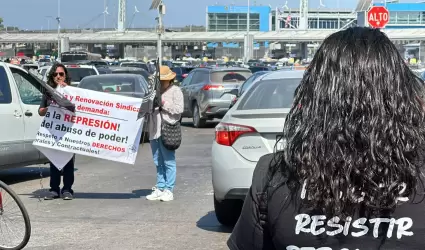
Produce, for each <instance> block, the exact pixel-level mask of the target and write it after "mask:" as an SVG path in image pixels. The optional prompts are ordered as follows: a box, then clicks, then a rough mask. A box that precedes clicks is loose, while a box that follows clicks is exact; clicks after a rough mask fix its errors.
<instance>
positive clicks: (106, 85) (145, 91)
mask: <svg viewBox="0 0 425 250" xmlns="http://www.w3.org/2000/svg"><path fill="white" fill-rule="evenodd" d="M78 87H79V88H83V89H90V90H94V91H100V92H108V93H110V94H116V95H123V96H128V97H135V98H144V97H146V96H148V95H150V94H151V92H152V89H151V88H150V87H149V83H148V82H147V81H146V80H145V78H144V77H143V76H142V75H140V74H104V75H95V76H88V77H85V78H84V79H83V80H81V82H80V84H79V85H78ZM147 131H148V126H147V121H146V120H145V124H144V125H143V132H144V135H143V136H142V137H141V140H144V141H146V140H147V139H149V134H148V132H147Z"/></svg>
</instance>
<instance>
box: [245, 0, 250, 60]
mask: <svg viewBox="0 0 425 250" xmlns="http://www.w3.org/2000/svg"><path fill="white" fill-rule="evenodd" d="M250 6H251V4H250V0H248V11H247V12H246V39H245V63H247V62H248V60H249V45H250V44H249V41H250V39H249V26H250V16H251V15H250V12H251V11H250Z"/></svg>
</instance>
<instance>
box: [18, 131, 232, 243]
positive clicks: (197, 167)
mask: <svg viewBox="0 0 425 250" xmlns="http://www.w3.org/2000/svg"><path fill="white" fill-rule="evenodd" d="M183 125H184V126H183V127H182V132H183V144H182V146H181V148H180V149H179V150H178V151H177V168H178V169H177V184H176V188H175V199H176V200H174V201H172V202H167V203H163V202H152V201H147V200H146V199H145V196H146V195H147V194H148V193H150V191H151V187H152V186H154V185H155V180H156V169H155V167H154V165H153V162H152V159H151V158H152V157H151V150H150V147H149V144H144V145H143V146H142V147H141V148H139V153H138V157H137V163H136V164H135V166H131V165H124V164H119V163H116V162H111V161H103V160H98V159H95V158H89V157H81V156H79V157H77V164H76V167H77V168H78V170H76V172H75V176H76V182H75V186H74V189H75V192H76V194H75V196H76V199H75V200H73V201H63V200H54V201H39V199H38V198H39V197H42V196H41V194H42V192H41V191H40V190H39V189H40V182H39V180H38V179H34V180H30V181H26V182H20V183H15V184H13V185H12V188H13V189H14V190H15V191H16V192H17V193H19V194H20V197H21V198H22V200H23V202H24V203H25V206H26V207H27V209H28V211H29V213H30V216H31V222H32V228H33V235H32V237H31V240H30V243H29V245H28V249H59V248H62V249H161V248H169V249H227V247H226V241H227V239H228V237H229V233H230V230H229V229H227V228H224V227H222V226H220V224H219V223H218V222H217V220H216V218H215V214H214V212H213V210H214V206H213V196H212V195H213V194H212V186H211V142H212V140H213V135H214V129H213V128H214V126H215V124H212V125H210V126H208V128H205V129H195V128H193V127H191V126H190V125H188V124H186V123H184V124H183ZM48 181H49V179H48V178H45V179H43V181H42V184H43V185H44V188H47V187H48Z"/></svg>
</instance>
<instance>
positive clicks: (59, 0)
mask: <svg viewBox="0 0 425 250" xmlns="http://www.w3.org/2000/svg"><path fill="white" fill-rule="evenodd" d="M60 9H61V0H58V17H56V21H58V58H57V59H56V60H58V59H59V60H60V54H61V48H60V43H61V38H60V33H61V18H60Z"/></svg>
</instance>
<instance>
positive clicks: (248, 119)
mask: <svg viewBox="0 0 425 250" xmlns="http://www.w3.org/2000/svg"><path fill="white" fill-rule="evenodd" d="M303 74H304V71H274V72H271V73H268V74H265V75H262V76H260V77H259V78H258V79H257V80H256V81H255V82H254V83H253V85H252V86H251V87H250V88H249V89H248V90H247V91H246V92H245V93H244V94H243V95H242V96H241V97H240V99H239V100H238V101H237V102H236V104H235V105H234V106H233V107H232V108H231V109H230V110H229V111H228V112H227V114H226V115H225V116H224V118H223V119H222V120H221V122H220V123H219V124H218V125H217V126H216V129H215V130H216V132H215V140H214V142H213V145H212V184H213V190H214V208H215V214H216V216H217V219H218V221H219V222H220V223H221V224H223V225H226V226H233V225H234V224H235V223H236V222H237V220H238V218H239V215H240V213H241V209H242V205H243V201H244V199H245V196H246V194H247V192H248V190H249V188H250V186H251V183H252V174H253V171H254V168H255V166H256V164H257V161H258V160H259V159H260V157H261V156H263V155H265V154H269V153H272V152H273V151H274V147H275V144H276V139H277V138H278V137H279V135H281V134H282V132H283V126H284V123H285V117H286V115H287V113H288V112H289V110H290V108H291V106H292V101H293V96H294V91H295V89H296V88H297V86H298V85H299V83H300V82H301V79H302V77H303Z"/></svg>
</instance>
